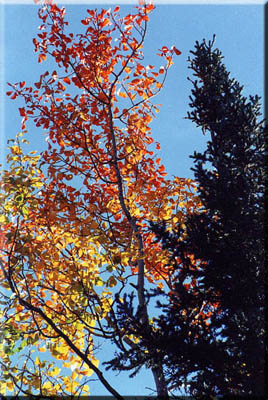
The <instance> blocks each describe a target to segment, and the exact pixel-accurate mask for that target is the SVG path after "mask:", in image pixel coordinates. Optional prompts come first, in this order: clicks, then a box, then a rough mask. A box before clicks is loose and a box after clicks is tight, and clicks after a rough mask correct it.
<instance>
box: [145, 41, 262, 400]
mask: <svg viewBox="0 0 268 400" xmlns="http://www.w3.org/2000/svg"><path fill="white" fill-rule="evenodd" d="M213 44H214V39H213V41H210V42H208V43H206V42H205V41H203V42H202V43H198V42H196V45H195V50H194V51H191V54H192V57H191V58H189V62H190V67H189V68H190V69H191V70H192V71H193V72H194V76H195V77H196V79H195V80H194V81H192V83H193V90H192V95H191V96H190V100H191V103H190V107H191V108H192V111H191V112H188V119H190V120H191V121H193V122H194V123H195V124H196V125H197V127H201V128H202V131H203V133H204V134H207V133H208V134H210V139H209V140H208V142H207V148H206V150H205V151H204V152H203V153H197V152H195V153H194V155H193V156H192V158H193V159H194V163H195V166H194V168H193V171H194V174H195V179H196V181H197V182H198V185H199V186H198V192H199V196H200V199H201V201H202V204H203V207H204V208H203V212H200V213H199V214H195V215H193V216H191V217H189V218H188V221H187V224H186V231H187V237H186V239H184V240H182V229H181V227H178V231H177V232H172V233H168V232H166V230H165V226H164V225H163V226H162V227H160V226H156V225H153V227H152V229H153V230H154V232H155V233H157V235H158V238H159V239H160V240H161V241H162V245H163V247H164V248H168V249H169V250H170V253H171V259H173V260H174V259H176V258H177V259H180V260H181V261H182V262H183V263H184V264H185V265H187V264H188V269H187V274H186V276H185V278H188V279H196V281H197V284H196V287H195V289H194V290H195V292H196V300H198V302H199V304H200V302H202V304H203V307H204V308H205V307H209V306H210V307H211V305H212V306H213V305H214V306H215V308H214V311H213V307H212V308H211V310H210V311H211V312H212V314H211V317H210V320H209V321H207V323H208V325H209V330H208V331H207V330H206V329H205V330H204V333H203V334H202V333H201V334H200V332H199V333H198V334H197V336H198V337H197V338H196V339H195V341H194V342H193V343H192V345H191V346H190V347H189V349H188V350H189V353H190V354H191V361H189V360H188V361H189V362H188V364H187V371H188V372H189V371H191V362H192V371H191V372H192V375H191V379H190V382H189V389H190V392H191V394H192V395H197V396H198V395H213V394H214V395H215V394H218V395H219V394H220V395H230V394H235V395H237V394H238V395H262V394H264V371H263V367H264V365H263V364H264V149H265V130H264V127H263V122H260V121H258V119H259V117H260V115H261V112H260V103H259V100H260V98H259V97H258V96H255V97H252V96H250V97H249V99H247V98H246V97H244V96H243V95H242V90H243V87H242V86H241V85H240V84H239V83H238V82H237V81H236V80H235V79H231V78H230V74H229V72H227V70H226V68H225V66H224V64H223V63H222V58H223V56H222V54H221V52H220V51H219V50H218V49H213ZM190 253H192V254H193V255H194V258H195V259H199V260H200V265H199V269H198V270H196V269H195V270H194V269H193V270H192V269H191V268H190V265H191V260H190V258H189V257H188V258H187V257H185V254H190ZM180 276H181V269H180V268H177V272H175V273H174V276H173V281H174V284H175V285H176V284H177V285H178V282H179V281H180ZM192 294H193V291H192ZM189 296H190V294H189ZM177 299H180V301H178V303H181V299H182V292H181V285H180V286H178V287H177ZM196 304H197V303H196ZM184 306H185V304H184ZM216 310H218V312H215V311H216ZM203 311H204V309H203ZM178 315H179V314H178V310H177V309H176V307H175V308H174V304H172V306H170V307H168V306H167V307H166V309H165V313H164V314H163V315H162V317H160V321H162V329H163V330H164V331H166V332H170V331H172V330H173V332H174V334H173V335H172V333H169V335H170V336H171V337H173V343H175V342H174V341H175V340H176V332H177V330H178V327H179V326H180V324H181V321H180V318H178ZM163 321H164V323H163ZM189 329H190V327H189ZM178 346H179V347H181V344H180V342H179V338H178ZM184 350H185V348H184ZM186 352H187V351H186ZM176 353H178V355H179V352H176V351H175V352H174V351H172V349H171V351H170V352H169V354H168V355H169V362H168V363H167V367H168V370H169V373H170V376H171V377H173V380H174V382H175V383H176V380H178V377H179V376H180V374H181V372H180V370H181V368H182V367H181V365H182V364H181V361H182V360H181V359H180V357H178V358H177V356H178V355H176ZM188 358H189V357H188ZM176 376H177V377H176Z"/></svg>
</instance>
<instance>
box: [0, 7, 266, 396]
mask: <svg viewBox="0 0 268 400" xmlns="http://www.w3.org/2000/svg"><path fill="white" fill-rule="evenodd" d="M84 3H85V2H84ZM107 3H108V2H107ZM107 3H106V4H107ZM110 3H111V2H110ZM173 3H176V2H173ZM188 3H190V1H189V2H188ZM252 3H253V2H252ZM114 4H116V3H114ZM132 4H133V5H135V4H136V2H135V1H132ZM156 4H157V2H156ZM96 6H98V7H101V6H102V7H104V8H109V7H110V6H111V4H110V5H105V4H103V5H102V3H101V2H96V3H95V5H94V4H92V3H91V4H89V2H87V4H76V5H71V4H68V5H67V6H66V9H67V19H68V20H69V21H70V24H71V27H72V30H73V32H75V33H78V32H79V29H80V26H81V25H80V23H79V21H80V20H81V19H82V18H83V17H84V16H85V15H86V9H87V8H95V7H96ZM132 7H133V6H131V5H129V4H128V5H125V4H122V5H121V14H122V15H124V14H125V13H129V12H130V11H131V10H132ZM1 20H2V22H4V29H3V30H2V38H1V42H2V43H1V49H2V50H1V51H2V53H1V65H2V71H1V74H2V76H1V94H2V100H1V103H2V104H1V109H2V114H1V145H2V146H1V157H2V160H3V154H4V149H5V147H6V141H7V139H8V138H12V137H14V136H15V135H16V133H17V132H18V131H19V130H20V121H21V117H20V116H19V113H18V111H17V110H18V107H19V106H21V104H20V102H19V101H11V100H9V99H5V97H4V92H5V91H6V90H8V88H7V86H6V82H11V83H14V82H18V81H22V80H25V81H26V82H27V84H29V85H30V84H33V83H34V82H36V81H38V80H39V79H38V77H39V76H40V74H41V73H43V72H44V71H45V70H47V69H49V64H48V65H46V63H42V64H41V65H40V64H38V62H37V57H36V54H35V53H34V52H33V44H32V38H33V37H34V36H35V35H36V34H37V27H38V25H39V24H40V23H39V20H38V17H37V7H36V6H33V5H30V4H19V3H18V4H12V5H9V4H8V2H6V4H5V5H1ZM213 34H216V47H218V48H219V49H220V50H221V51H222V53H223V55H224V62H225V65H226V67H227V69H228V70H229V71H230V72H231V76H232V77H234V78H236V79H237V80H238V81H239V82H240V83H241V84H243V85H244V94H245V95H246V96H248V95H249V94H252V95H255V94H259V95H261V96H263V91H264V83H263V76H264V57H263V50H264V6H263V5H262V4H261V3H260V2H259V3H256V4H251V5H248V4H228V5H222V4H221V5H220V4H216V3H215V2H210V4H193V5H189V4H188V5H187V4H157V7H156V10H155V11H154V12H153V13H152V14H151V19H150V23H149V26H148V34H147V38H146V41H145V45H144V54H145V63H146V64H153V65H161V60H160V59H158V57H157V56H155V54H156V53H157V50H158V48H160V47H162V46H163V45H167V46H171V45H175V46H176V47H177V48H178V49H179V50H181V52H182V55H180V56H179V57H176V58H175V63H174V65H173V66H172V68H171V69H170V72H169V75H168V78H167V81H166V85H165V87H164V89H163V91H162V93H161V94H160V95H159V96H158V98H156V100H155V102H156V103H161V104H162V107H161V109H160V113H159V114H158V117H157V119H156V120H155V121H154V122H153V123H152V124H151V128H152V132H153V137H154V139H155V140H157V141H159V142H160V144H161V148H162V150H161V157H162V160H163V162H164V165H165V166H166V169H167V172H168V173H169V175H177V176H181V177H192V172H191V171H190V167H191V166H192V161H191V159H189V155H190V154H192V153H193V152H194V150H200V149H202V148H204V146H205V140H206V138H205V137H204V136H203V135H202V134H201V132H200V130H198V129H196V128H195V127H194V126H193V124H192V123H191V122H190V121H187V120H185V119H184V117H185V116H186V113H187V110H189V107H188V102H189V95H190V90H191V83H190V82H189V81H188V80H187V76H189V74H190V70H189V69H188V68H187V67H188V63H187V58H188V55H189V51H190V50H191V49H193V48H194V44H195V41H196V40H198V41H200V40H202V39H203V38H206V39H212V36H213ZM3 105H4V107H3ZM29 138H30V141H31V150H36V149H37V150H39V151H41V150H42V149H43V148H44V146H45V141H44V139H45V137H44V136H43V135H42V132H40V131H39V130H37V129H32V130H31V132H29ZM107 346H108V345H106V346H105V347H104V350H105V352H109V350H110V349H109V348H108V347H107ZM105 376H106V375H105ZM106 378H107V379H108V380H109V381H110V383H111V384H112V385H113V386H114V387H115V389H116V390H118V391H119V392H120V393H121V394H123V395H143V394H147V395H149V394H150V393H151V392H150V391H148V390H145V387H151V388H154V384H153V381H152V378H151V372H144V373H142V374H140V375H138V376H137V377H135V378H134V379H132V380H130V379H129V378H128V375H127V374H120V375H119V376H115V374H114V373H108V374H107V376H106ZM91 393H92V394H93V395H105V394H107V392H106V391H105V389H104V388H103V387H102V385H100V384H99V383H98V382H93V383H92V384H91Z"/></svg>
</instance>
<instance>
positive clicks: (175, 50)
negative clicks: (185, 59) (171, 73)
mask: <svg viewBox="0 0 268 400" xmlns="http://www.w3.org/2000/svg"><path fill="white" fill-rule="evenodd" d="M172 50H173V51H174V53H175V54H177V56H179V55H180V54H181V51H180V50H178V49H177V48H176V47H175V46H173V48H172Z"/></svg>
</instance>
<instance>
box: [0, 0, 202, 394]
mask: <svg viewBox="0 0 268 400" xmlns="http://www.w3.org/2000/svg"><path fill="white" fill-rule="evenodd" d="M153 8H154V7H153V5H146V4H143V5H140V6H138V7H137V8H136V11H135V12H134V13H133V14H129V15H127V16H125V17H121V16H120V14H119V12H120V10H119V7H115V8H114V9H113V10H104V9H103V10H101V11H97V10H87V15H86V17H85V18H84V19H83V20H82V21H81V23H82V26H83V29H84V31H83V32H82V33H79V34H77V35H74V34H73V33H71V32H69V30H68V22H67V21H66V19H65V8H64V7H62V8H59V7H58V6H57V5H55V4H53V3H51V2H50V1H46V2H45V4H44V5H43V6H41V7H40V9H39V18H40V20H41V26H40V27H39V30H40V32H39V33H38V35H37V38H34V39H33V43H34V48H35V52H36V53H37V55H38V61H39V63H42V62H45V61H46V59H47V58H48V57H50V60H51V62H52V63H54V67H53V68H52V69H51V70H50V71H46V72H44V73H43V74H41V76H40V78H39V79H38V80H37V82H35V83H34V85H30V86H27V84H26V82H24V81H21V82H19V83H17V84H10V87H11V88H10V91H9V92H8V93H7V94H8V95H9V96H10V97H11V99H16V98H17V97H19V98H20V99H23V100H24V102H25V106H24V107H21V108H19V113H20V116H21V117H22V131H21V133H20V134H19V135H18V136H17V138H16V140H15V141H14V142H13V143H11V145H10V153H9V155H8V162H9V168H8V169H7V170H5V171H4V172H3V173H2V181H1V187H2V202H1V225H2V227H1V240H2V244H3V246H2V250H1V281H2V286H3V287H4V288H5V290H6V292H5V294H4V296H5V297H4V298H5V302H4V303H5V304H4V306H3V309H2V317H3V320H4V327H3V329H4V331H5V335H6V339H5V341H4V342H3V343H2V344H1V356H2V362H1V364H2V367H3V368H4V377H5V380H4V381H2V383H1V385H2V386H1V391H2V392H3V391H4V390H5V389H8V390H11V391H15V392H17V393H20V394H28V395H29V394H31V395H38V396H42V398H43V397H44V396H51V395H63V396H67V395H74V394H75V395H79V394H81V393H82V394H83V393H86V392H87V390H88V387H87V385H86V383H87V380H88V378H89V377H90V375H91V374H92V373H95V374H96V375H97V377H98V379H99V380H100V381H101V382H102V383H103V385H104V387H105V388H106V389H107V390H108V391H109V392H110V394H112V395H113V396H115V397H116V398H118V399H121V398H122V396H120V394H119V393H118V392H117V390H116V388H113V387H112V386H111V385H110V384H109V382H107V380H106V379H105V376H104V375H103V373H102V372H101V369H100V368H99V367H98V360H97V359H96V358H95V350H96V339H97V340H98V339H99V340H100V339H102V340H115V341H117V343H120V345H121V346H124V347H128V348H135V345H136V343H138V342H139V340H140V337H139V334H131V333H130V332H129V327H128V321H125V322H124V323H122V321H119V320H118V319H117V318H116V312H115V309H114V304H115V303H116V301H117V300H118V299H119V301H123V300H122V293H123V292H129V290H130V289H133V288H135V292H134V293H135V298H136V302H137V305H138V312H137V315H138V322H139V324H140V325H141V326H143V328H144V329H145V330H146V331H148V332H150V331H152V330H153V321H152V320H151V318H150V316H149V312H148V308H147V302H146V286H148V285H149V286H150V285H152V286H154V287H159V288H161V287H168V286H169V284H170V283H169V280H170V273H171V271H170V269H169V266H167V263H166V256H167V254H166V253H167V252H166V251H165V250H162V249H161V246H160V244H159V243H157V242H156V241H155V240H154V238H155V235H154V233H153V232H152V231H151V230H150V229H149V221H156V222H157V221H158V222H160V221H162V220H165V221H166V224H167V226H168V227H170V229H172V228H175V225H176V224H177V222H178V221H180V222H183V221H184V219H185V216H186V214H188V213H191V212H193V211H194V209H195V208H197V207H198V206H199V200H198V198H197V197H196V196H195V195H194V185H193V182H192V181H191V180H190V179H183V178H178V177H176V178H174V179H173V180H170V179H166V178H165V176H166V172H165V168H164V166H163V165H162V163H161V159H160V158H159V157H157V155H156V154H157V150H159V148H160V147H159V144H158V143H154V140H153V138H152V135H151V131H150V128H149V124H150V122H151V121H152V119H153V118H154V117H155V113H157V112H158V108H157V106H156V105H154V104H153V103H152V102H151V100H152V99H153V98H154V97H155V96H156V95H157V94H158V93H159V91H160V90H161V89H162V87H163V84H164V81H165V79H166V75H167V71H168V69H169V68H170V66H171V65H172V63H173V61H172V58H173V56H174V55H179V54H180V51H179V50H177V48H176V47H174V46H173V47H172V48H168V47H165V46H164V47H162V48H161V49H159V51H158V55H159V56H160V58H161V60H162V63H163V62H164V63H165V65H164V66H161V67H160V68H157V69H156V68H155V67H153V66H152V65H148V66H145V65H144V64H143V54H142V46H143V43H144V40H145V36H146V29H147V24H148V21H149V14H150V12H151V11H152V10H153ZM30 121H31V122H32V123H33V124H34V125H35V126H36V127H37V128H39V130H40V132H45V134H46V141H47V148H46V149H45V150H44V151H43V152H42V153H41V155H39V156H38V155H35V154H33V152H30V153H29V154H27V153H26V152H25V150H24V144H26V137H27V130H26V128H27V126H29V125H30ZM30 127H31V125H30ZM149 286H148V287H149ZM10 294H11V296H10ZM120 298H121V300H120ZM148 351H151V350H150V349H144V353H146V352H148ZM15 352H19V354H20V355H21V357H22V358H21V361H20V362H19V363H18V364H17V363H16V364H14V363H13V361H14V360H13V358H12V355H13V354H14V353H15ZM40 352H41V353H42V352H44V353H45V358H47V357H46V355H47V354H48V353H49V354H50V356H51V357H52V359H54V360H55V362H52V361H46V360H43V358H42V357H41V356H40ZM149 367H150V368H151V369H152V372H153V375H154V380H155V384H156V388H157V393H158V395H159V396H162V395H163V396H166V395H167V382H166V380H165V377H164V375H163V370H162V367H161V364H160V363H157V364H153V365H149Z"/></svg>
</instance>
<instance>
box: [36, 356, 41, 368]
mask: <svg viewBox="0 0 268 400" xmlns="http://www.w3.org/2000/svg"><path fill="white" fill-rule="evenodd" d="M35 365H37V366H39V365H41V361H40V359H39V357H36V359H35Z"/></svg>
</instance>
